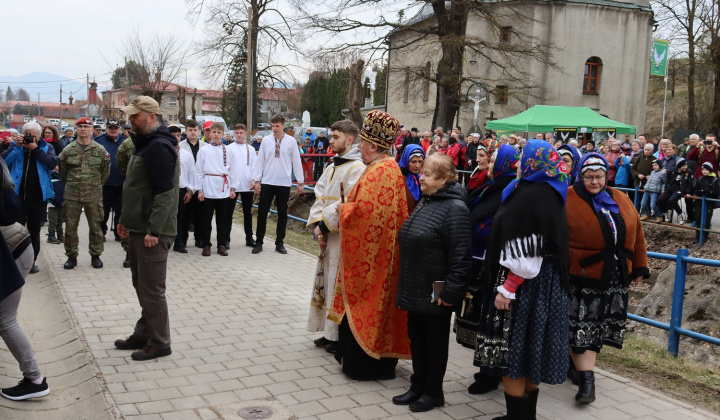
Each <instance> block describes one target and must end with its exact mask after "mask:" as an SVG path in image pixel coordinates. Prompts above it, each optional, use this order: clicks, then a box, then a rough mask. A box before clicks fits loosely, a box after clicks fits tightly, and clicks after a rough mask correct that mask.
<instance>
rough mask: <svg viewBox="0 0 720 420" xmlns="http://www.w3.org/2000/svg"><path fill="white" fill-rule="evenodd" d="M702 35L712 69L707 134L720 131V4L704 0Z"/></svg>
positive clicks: (701, 14)
mask: <svg viewBox="0 0 720 420" xmlns="http://www.w3.org/2000/svg"><path fill="white" fill-rule="evenodd" d="M700 20H701V22H702V30H703V34H702V36H701V43H702V46H703V47H704V49H705V51H706V57H707V61H708V63H709V64H710V67H711V69H712V76H713V77H712V83H713V101H712V116H711V118H710V121H711V123H710V124H711V125H710V127H709V132H711V133H717V132H718V129H720V2H718V1H717V0H715V1H709V0H706V1H704V2H703V4H702V8H701V11H700Z"/></svg>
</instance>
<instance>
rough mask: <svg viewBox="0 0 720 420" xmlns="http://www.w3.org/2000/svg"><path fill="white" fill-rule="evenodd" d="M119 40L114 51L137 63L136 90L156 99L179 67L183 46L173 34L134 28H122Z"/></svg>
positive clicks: (178, 72)
mask: <svg viewBox="0 0 720 420" xmlns="http://www.w3.org/2000/svg"><path fill="white" fill-rule="evenodd" d="M121 40H122V43H121V45H120V47H119V48H118V51H117V52H118V54H119V55H120V56H121V57H126V58H127V60H128V61H134V62H135V63H137V64H139V69H138V72H137V73H138V74H137V75H136V76H137V78H136V81H137V82H138V89H139V90H140V94H141V95H146V96H150V97H152V98H153V99H155V100H156V101H158V102H159V103H160V102H161V101H162V95H163V93H164V92H165V90H166V89H167V87H168V86H169V85H170V84H171V83H175V82H176V81H177V80H178V77H179V76H180V73H181V71H182V70H183V64H185V62H186V59H187V56H188V53H187V48H186V47H185V46H184V45H183V44H182V41H181V39H180V37H178V36H177V35H175V34H165V35H161V34H160V33H159V32H155V33H154V34H146V33H143V32H141V31H140V30H138V29H135V30H133V31H130V32H126V33H125V34H123V35H122V38H121Z"/></svg>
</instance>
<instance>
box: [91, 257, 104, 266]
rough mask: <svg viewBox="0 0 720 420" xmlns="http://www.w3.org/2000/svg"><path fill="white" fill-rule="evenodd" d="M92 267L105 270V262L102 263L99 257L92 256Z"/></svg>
mask: <svg viewBox="0 0 720 420" xmlns="http://www.w3.org/2000/svg"><path fill="white" fill-rule="evenodd" d="M90 265H91V266H92V268H103V262H102V261H100V256H99V255H91V256H90Z"/></svg>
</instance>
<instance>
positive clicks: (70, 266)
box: [63, 257, 77, 270]
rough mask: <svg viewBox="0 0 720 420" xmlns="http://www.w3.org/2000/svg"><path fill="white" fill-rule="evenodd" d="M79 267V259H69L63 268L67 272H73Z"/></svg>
mask: <svg viewBox="0 0 720 420" xmlns="http://www.w3.org/2000/svg"><path fill="white" fill-rule="evenodd" d="M76 265H77V257H68V259H67V261H65V265H63V268H64V269H66V270H72V269H73V268H75V266H76Z"/></svg>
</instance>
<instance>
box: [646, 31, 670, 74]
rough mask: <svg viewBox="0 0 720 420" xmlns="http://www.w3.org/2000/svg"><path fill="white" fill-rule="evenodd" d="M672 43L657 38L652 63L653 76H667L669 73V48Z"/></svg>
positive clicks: (651, 71) (651, 72)
mask: <svg viewBox="0 0 720 420" xmlns="http://www.w3.org/2000/svg"><path fill="white" fill-rule="evenodd" d="M669 45H670V43H669V42H668V41H663V40H662V39H656V40H655V43H654V47H653V54H652V64H651V65H650V74H651V75H653V76H665V75H666V74H667V62H668V54H669V52H668V49H669Z"/></svg>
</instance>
